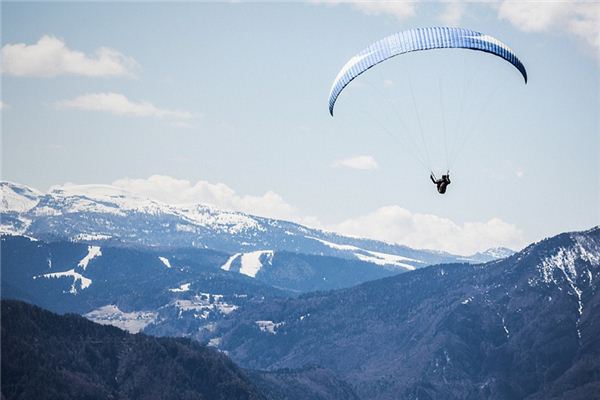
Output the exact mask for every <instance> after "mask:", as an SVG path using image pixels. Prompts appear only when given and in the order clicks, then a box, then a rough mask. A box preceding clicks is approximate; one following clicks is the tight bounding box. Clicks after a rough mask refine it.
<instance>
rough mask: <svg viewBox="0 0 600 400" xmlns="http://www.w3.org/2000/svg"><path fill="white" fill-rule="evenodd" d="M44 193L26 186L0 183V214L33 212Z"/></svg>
mask: <svg viewBox="0 0 600 400" xmlns="http://www.w3.org/2000/svg"><path fill="white" fill-rule="evenodd" d="M41 196H42V193H40V192H38V191H36V190H34V189H31V188H29V187H27V186H24V185H19V184H16V183H11V182H0V212H3V213H4V212H17V213H23V212H27V211H29V210H31V209H32V208H33V207H35V206H36V204H37V203H38V201H39V198H40V197H41Z"/></svg>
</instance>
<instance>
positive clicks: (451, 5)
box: [439, 0, 466, 26]
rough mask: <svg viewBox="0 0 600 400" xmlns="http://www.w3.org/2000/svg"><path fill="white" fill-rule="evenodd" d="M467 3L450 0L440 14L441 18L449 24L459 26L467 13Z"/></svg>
mask: <svg viewBox="0 0 600 400" xmlns="http://www.w3.org/2000/svg"><path fill="white" fill-rule="evenodd" d="M465 9H466V4H465V3H463V2H459V1H456V0H454V1H449V2H447V3H446V6H445V7H444V11H443V12H442V13H441V14H440V16H439V19H440V21H441V22H442V23H444V24H445V25H448V26H458V25H459V24H460V21H461V20H462V17H463V15H464V13H465Z"/></svg>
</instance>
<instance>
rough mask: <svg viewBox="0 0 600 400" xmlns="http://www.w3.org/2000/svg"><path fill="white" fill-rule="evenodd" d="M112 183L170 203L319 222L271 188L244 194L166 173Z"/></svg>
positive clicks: (219, 185) (220, 185)
mask: <svg viewBox="0 0 600 400" xmlns="http://www.w3.org/2000/svg"><path fill="white" fill-rule="evenodd" d="M112 185H113V186H117V187H119V188H122V189H125V190H127V191H129V192H133V193H136V194H138V195H141V196H145V197H149V198H152V199H156V200H158V201H161V202H164V203H167V204H197V203H202V204H210V205H212V206H215V207H217V208H220V209H223V210H231V211H242V212H245V213H249V214H254V215H260V216H265V217H270V218H278V219H286V220H292V221H297V222H301V223H305V224H310V225H318V221H317V220H316V219H315V218H312V217H303V216H301V215H300V214H299V213H298V210H297V209H296V208H295V207H294V206H292V205H290V204H289V203H287V202H286V201H285V200H284V199H283V198H282V197H281V196H280V195H279V194H277V193H275V192H273V191H270V190H269V191H267V192H265V193H264V194H262V195H258V196H256V195H240V194H238V193H236V192H235V190H233V189H232V188H230V187H229V186H227V185H226V184H224V183H210V182H207V181H203V180H199V181H197V182H195V183H192V182H190V181H188V180H185V179H175V178H172V177H170V176H165V175H153V176H151V177H149V178H147V179H130V178H125V179H119V180H117V181H115V182H113V183H112Z"/></svg>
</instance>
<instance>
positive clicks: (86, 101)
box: [55, 92, 194, 120]
mask: <svg viewBox="0 0 600 400" xmlns="http://www.w3.org/2000/svg"><path fill="white" fill-rule="evenodd" d="M55 106H56V107H57V108H59V109H64V108H73V109H78V110H85V111H100V112H107V113H110V114H115V115H127V116H133V117H157V118H169V119H175V120H186V119H191V118H193V117H194V114H192V113H190V112H188V111H181V110H168V109H163V108H158V107H156V106H155V105H153V104H152V103H149V102H147V101H141V102H135V101H131V100H129V99H128V98H127V97H125V96H124V95H122V94H119V93H112V92H109V93H88V94H84V95H81V96H79V97H76V98H74V99H72V100H62V101H59V102H57V103H55Z"/></svg>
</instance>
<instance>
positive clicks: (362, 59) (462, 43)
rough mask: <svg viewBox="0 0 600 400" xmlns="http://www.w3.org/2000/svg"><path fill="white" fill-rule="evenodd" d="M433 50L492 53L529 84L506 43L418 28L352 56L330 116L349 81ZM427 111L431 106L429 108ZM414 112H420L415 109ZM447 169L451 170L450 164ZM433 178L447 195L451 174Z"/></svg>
mask: <svg viewBox="0 0 600 400" xmlns="http://www.w3.org/2000/svg"><path fill="white" fill-rule="evenodd" d="M432 49H468V50H476V51H479V52H484V53H489V54H491V55H494V56H496V57H499V58H500V59H504V60H505V61H507V62H508V63H510V64H511V65H512V66H513V67H514V68H516V69H517V70H518V72H519V73H520V74H521V76H522V77H523V79H524V81H525V83H527V71H526V70H525V66H524V65H523V63H522V62H521V61H520V60H519V58H518V57H517V55H516V54H515V53H514V52H513V51H512V50H511V49H510V48H509V47H508V46H507V45H506V44H504V43H502V42H501V41H500V40H498V39H496V38H494V37H492V36H489V35H486V34H483V33H480V32H476V31H472V30H470V29H465V28H452V27H429V28H415V29H410V30H406V31H403V32H398V33H395V34H393V35H390V36H388V37H385V38H383V39H381V40H379V41H377V42H375V43H373V44H372V45H370V46H369V47H367V48H366V49H364V50H363V51H361V52H360V53H358V54H357V55H355V56H354V57H352V58H351V59H350V60H349V61H348V62H347V63H346V64H345V65H344V66H343V67H342V69H341V70H340V71H339V73H338V74H337V76H336V78H335V80H334V81H333V84H332V86H331V90H330V92H329V113H330V114H331V116H333V112H334V109H335V105H336V102H337V100H338V98H339V96H340V94H341V93H342V91H343V90H344V89H345V88H346V87H347V86H348V85H349V84H350V82H352V81H353V80H354V79H355V78H357V77H358V76H359V75H361V74H363V73H364V72H365V71H367V70H368V69H370V68H372V67H374V66H375V65H377V64H379V63H382V62H383V61H386V60H388V59H390V58H392V57H395V56H398V55H402V54H407V53H410V52H417V51H424V50H432ZM436 67H437V68H440V69H442V70H443V68H444V67H443V66H439V65H438V66H436ZM411 95H413V102H414V94H412V87H411ZM428 108H430V107H429V106H428ZM402 111H404V110H402ZM415 113H417V110H416V106H415ZM418 117H419V116H418V113H417V118H418ZM419 128H421V134H423V132H422V130H423V129H422V127H421V121H420V120H419ZM423 142H425V140H423ZM429 168H431V166H429ZM446 169H449V166H448V165H447V168H446ZM431 171H433V170H431ZM434 178H435V176H434V174H433V172H431V179H432V180H433V181H434V183H435V184H436V185H437V188H438V192H439V193H440V194H443V193H445V191H446V187H447V186H448V185H449V184H450V178H449V173H448V174H446V175H442V178H441V179H440V180H437V179H434Z"/></svg>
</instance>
